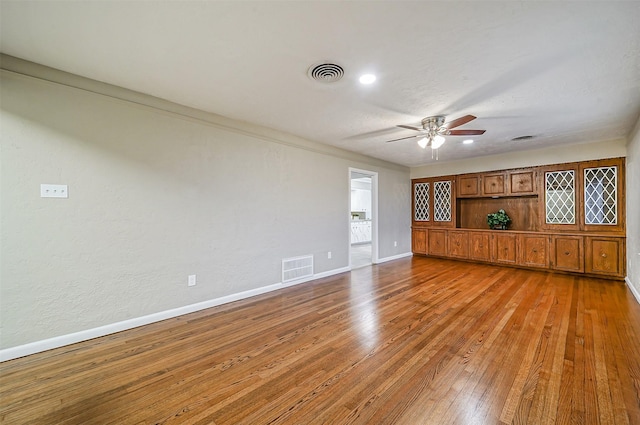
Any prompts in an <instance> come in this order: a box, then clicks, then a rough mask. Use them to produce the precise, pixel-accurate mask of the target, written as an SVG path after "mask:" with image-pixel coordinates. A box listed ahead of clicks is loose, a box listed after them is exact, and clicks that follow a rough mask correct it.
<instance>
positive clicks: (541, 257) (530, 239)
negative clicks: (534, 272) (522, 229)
mask: <svg viewBox="0 0 640 425" xmlns="http://www.w3.org/2000/svg"><path fill="white" fill-rule="evenodd" d="M548 246H549V237H548V236H546V235H520V248H519V250H518V252H519V253H520V262H519V263H520V264H521V265H523V266H527V267H542V268H548V267H549V249H548Z"/></svg>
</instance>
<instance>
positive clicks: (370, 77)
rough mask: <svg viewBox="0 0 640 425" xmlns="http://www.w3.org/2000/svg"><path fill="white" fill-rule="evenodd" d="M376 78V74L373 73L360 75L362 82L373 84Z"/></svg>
mask: <svg viewBox="0 0 640 425" xmlns="http://www.w3.org/2000/svg"><path fill="white" fill-rule="evenodd" d="M375 80H376V76H375V75H373V74H364V75H362V76H361V77H360V83H362V84H371V83H373V82H374V81H375Z"/></svg>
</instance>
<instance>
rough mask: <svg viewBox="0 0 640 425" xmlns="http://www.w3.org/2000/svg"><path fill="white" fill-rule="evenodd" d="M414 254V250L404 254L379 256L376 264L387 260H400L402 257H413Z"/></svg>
mask: <svg viewBox="0 0 640 425" xmlns="http://www.w3.org/2000/svg"><path fill="white" fill-rule="evenodd" d="M412 255H413V253H412V252H405V253H404V254H398V255H393V256H391V257H384V258H378V261H376V264H380V263H386V262H387V261H393V260H399V259H400V258H405V257H411V256H412Z"/></svg>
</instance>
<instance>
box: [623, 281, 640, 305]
mask: <svg viewBox="0 0 640 425" xmlns="http://www.w3.org/2000/svg"><path fill="white" fill-rule="evenodd" d="M624 281H625V282H627V286H628V287H629V290H630V291H631V293H632V294H633V296H634V297H635V298H636V301H637V302H638V304H640V292H638V290H637V289H636V287H635V286H633V284H632V283H631V280H629V276H627V277H625V278H624Z"/></svg>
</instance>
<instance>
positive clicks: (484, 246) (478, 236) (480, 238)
mask: <svg viewBox="0 0 640 425" xmlns="http://www.w3.org/2000/svg"><path fill="white" fill-rule="evenodd" d="M469 258H471V259H472V260H478V261H491V249H490V245H489V233H487V232H469Z"/></svg>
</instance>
